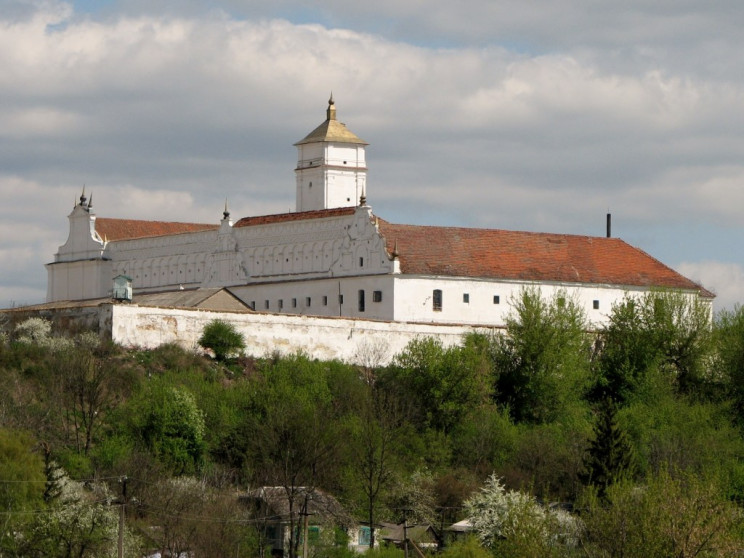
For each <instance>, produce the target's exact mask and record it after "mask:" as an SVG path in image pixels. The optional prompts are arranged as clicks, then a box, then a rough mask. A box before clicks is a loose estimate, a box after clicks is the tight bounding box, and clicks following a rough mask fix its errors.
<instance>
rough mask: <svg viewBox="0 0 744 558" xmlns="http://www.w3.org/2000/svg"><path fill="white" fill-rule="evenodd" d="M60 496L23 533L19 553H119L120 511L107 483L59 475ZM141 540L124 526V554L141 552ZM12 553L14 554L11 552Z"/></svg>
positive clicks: (51, 557) (66, 556)
mask: <svg viewBox="0 0 744 558" xmlns="http://www.w3.org/2000/svg"><path fill="white" fill-rule="evenodd" d="M59 484H60V493H59V496H58V497H57V498H56V499H55V500H54V501H53V502H52V503H51V504H50V506H49V508H48V509H46V510H44V511H43V512H42V513H38V514H36V515H35V516H34V520H33V522H32V524H31V525H30V527H29V528H28V530H27V531H26V532H25V533H24V534H23V536H22V537H21V540H20V542H19V548H18V550H17V555H18V556H24V557H30V558H36V557H38V558H41V557H44V558H57V557H59V558H72V557H84V558H87V557H90V558H94V557H95V558H98V557H101V558H107V557H110V558H114V557H116V556H117V554H118V552H117V545H118V533H119V531H118V530H119V513H118V509H117V507H116V506H112V504H113V501H114V499H113V495H112V494H111V492H110V491H109V490H108V488H107V487H106V485H104V484H100V483H92V484H90V485H88V486H87V487H86V486H84V485H83V483H80V482H76V481H72V480H70V479H69V478H67V477H66V476H63V477H61V478H60V479H59ZM139 546H140V543H139V540H138V539H137V537H135V536H134V535H133V534H132V533H131V532H129V531H128V530H126V529H125V532H124V549H125V556H128V557H134V556H139V555H140V554H139ZM11 555H12V554H11Z"/></svg>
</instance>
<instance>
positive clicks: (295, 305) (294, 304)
mask: <svg viewBox="0 0 744 558" xmlns="http://www.w3.org/2000/svg"><path fill="white" fill-rule="evenodd" d="M292 308H297V299H296V298H293V299H292Z"/></svg>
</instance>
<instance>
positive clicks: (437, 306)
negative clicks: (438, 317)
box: [432, 289, 442, 312]
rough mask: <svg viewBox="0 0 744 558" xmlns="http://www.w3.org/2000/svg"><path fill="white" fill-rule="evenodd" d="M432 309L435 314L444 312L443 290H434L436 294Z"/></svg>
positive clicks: (433, 296) (433, 295)
mask: <svg viewBox="0 0 744 558" xmlns="http://www.w3.org/2000/svg"><path fill="white" fill-rule="evenodd" d="M432 309H433V310H434V311H435V312H441V311H442V290H441V289H434V293H433V294H432Z"/></svg>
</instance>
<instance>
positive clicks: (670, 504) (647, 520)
mask: <svg viewBox="0 0 744 558" xmlns="http://www.w3.org/2000/svg"><path fill="white" fill-rule="evenodd" d="M582 508H583V509H584V510H585V512H584V513H583V515H582V518H583V520H584V524H585V527H586V530H585V533H584V536H583V540H582V547H583V549H584V552H585V555H586V556H589V557H609V556H658V557H660V558H665V557H669V558H678V557H687V556H737V555H739V554H740V552H741V550H742V548H744V539H742V533H741V511H740V510H739V509H737V508H736V506H735V505H733V504H732V503H731V502H729V501H728V500H727V499H726V496H725V493H724V490H723V488H722V486H721V485H720V483H719V482H718V480H717V479H716V478H715V477H701V476H697V475H695V474H693V473H690V472H678V473H675V474H674V475H672V474H670V473H669V472H667V471H666V470H661V471H660V472H659V473H657V474H655V475H649V476H648V478H647V479H646V483H645V485H643V486H638V485H636V484H634V483H633V482H632V481H630V480H623V481H620V482H617V483H615V484H613V485H611V486H609V487H608V488H607V491H606V495H605V498H603V499H600V498H599V497H598V495H597V494H596V492H595V493H589V494H588V496H587V498H586V501H585V502H584V503H583V505H582Z"/></svg>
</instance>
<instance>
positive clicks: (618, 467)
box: [582, 400, 633, 497]
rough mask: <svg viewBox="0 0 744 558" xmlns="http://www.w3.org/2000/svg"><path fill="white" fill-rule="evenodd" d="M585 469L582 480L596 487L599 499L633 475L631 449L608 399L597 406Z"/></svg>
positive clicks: (613, 407) (615, 410)
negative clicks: (597, 410)
mask: <svg viewBox="0 0 744 558" xmlns="http://www.w3.org/2000/svg"><path fill="white" fill-rule="evenodd" d="M585 466H586V471H585V473H584V475H583V476H582V480H583V481H584V482H585V483H586V484H591V485H594V486H596V487H597V489H598V494H599V496H600V497H604V494H605V492H606V490H607V487H608V486H610V485H611V484H613V483H614V482H616V481H618V480H620V479H622V478H625V477H627V476H631V475H632V473H633V446H632V445H631V443H630V441H629V440H628V436H627V434H626V433H625V431H624V430H622V429H621V428H620V426H619V425H618V423H617V407H616V405H615V402H614V401H611V400H607V401H605V402H604V404H603V405H600V407H599V412H598V413H597V422H596V424H595V426H594V439H593V440H592V442H591V445H590V446H589V449H588V451H587V455H586V459H585Z"/></svg>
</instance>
